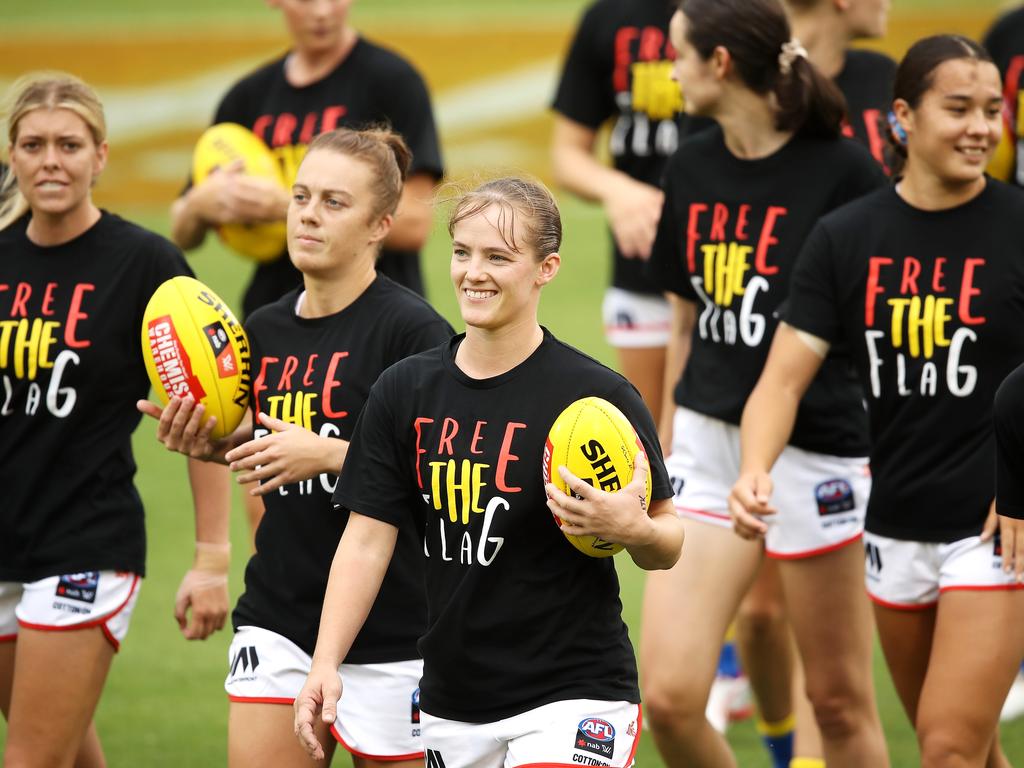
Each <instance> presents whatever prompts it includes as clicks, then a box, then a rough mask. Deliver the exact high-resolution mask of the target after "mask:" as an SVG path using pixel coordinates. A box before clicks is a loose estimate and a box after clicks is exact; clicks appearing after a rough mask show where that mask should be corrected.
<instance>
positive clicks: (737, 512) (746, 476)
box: [729, 472, 778, 539]
mask: <svg viewBox="0 0 1024 768" xmlns="http://www.w3.org/2000/svg"><path fill="white" fill-rule="evenodd" d="M773 489H774V485H773V483H772V478H771V475H769V474H768V473H767V472H744V473H743V474H741V475H740V477H739V479H738V480H737V481H736V484H735V485H733V487H732V491H731V492H730V493H729V516H730V517H732V527H733V530H734V531H736V533H737V534H738V535H739V536H740V537H741V538H744V539H759V538H762V537H763V536H764V535H765V533H767V531H768V524H767V523H766V522H765V521H764V520H763V518H764V517H765V516H766V515H774V514H776V512H778V510H777V509H776V508H775V507H773V506H771V505H770V504H769V503H768V500H769V499H770V498H771V495H772V490H773Z"/></svg>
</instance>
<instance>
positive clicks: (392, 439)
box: [334, 331, 672, 723]
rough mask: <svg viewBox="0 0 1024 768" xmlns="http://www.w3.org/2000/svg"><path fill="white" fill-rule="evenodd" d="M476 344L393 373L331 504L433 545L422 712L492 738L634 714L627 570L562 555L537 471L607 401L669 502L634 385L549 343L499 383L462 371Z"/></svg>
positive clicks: (415, 360)
mask: <svg viewBox="0 0 1024 768" xmlns="http://www.w3.org/2000/svg"><path fill="white" fill-rule="evenodd" d="M464 338H465V337H464V336H461V335H460V336H456V337H455V338H454V339H452V340H451V342H449V343H448V344H444V345H442V346H441V347H439V348H437V349H435V350H432V351H430V352H425V353H423V354H420V355H416V356H414V357H410V358H408V359H406V360H404V361H402V362H401V363H399V364H398V365H395V366H392V367H391V368H389V369H388V370H387V371H385V372H384V374H383V375H382V376H381V378H380V380H379V381H378V382H377V383H376V384H375V385H374V387H373V389H372V390H371V392H370V399H369V400H368V401H367V403H366V408H365V409H364V411H363V415H362V416H361V417H360V420H359V423H358V424H357V425H356V431H355V434H354V435H353V438H352V445H351V448H350V450H349V454H348V459H347V460H346V462H345V466H344V468H343V470H342V474H341V479H340V481H339V483H338V488H337V490H336V491H335V494H334V500H335V502H336V503H338V504H339V505H341V506H343V507H345V508H347V509H351V510H354V511H356V512H359V513H360V514H363V515H367V516H369V517H373V518H375V519H378V520H382V521H384V522H387V523H390V524H392V525H397V526H399V527H401V526H404V525H406V524H407V521H408V519H409V517H414V518H415V519H416V523H417V525H418V526H419V527H420V529H421V531H423V534H424V550H425V552H426V554H427V559H426V570H427V601H428V610H429V621H428V629H427V632H426V634H425V635H424V636H423V638H422V639H421V640H420V644H419V649H420V653H421V654H422V656H423V662H424V670H423V679H422V682H421V689H422V699H421V705H422V707H423V709H424V711H426V712H429V713H430V714H432V715H436V716H439V717H444V718H448V719H452V720H460V721H464V722H476V723H482V722H493V721H495V720H499V719H502V718H505V717H510V716H512V715H515V714H519V713H521V712H524V711H526V710H529V709H532V708H534V707H538V706H541V705H543V704H546V703H550V702H553V701H561V700H565V699H598V700H605V701H623V700H624V701H632V702H638V701H639V700H640V699H639V693H638V691H637V680H636V661H635V659H634V656H633V648H632V645H631V644H630V641H629V635H628V633H627V630H626V625H625V624H624V623H623V621H622V618H621V615H620V614H621V610H622V605H621V603H620V601H619V584H618V578H617V576H616V573H615V565H614V563H613V562H612V559H611V558H603V559H597V558H590V557H587V556H586V555H584V554H582V553H580V552H579V551H577V550H576V549H574V548H573V546H572V545H571V544H570V543H569V542H567V541H566V540H565V537H564V536H563V535H562V533H561V531H559V529H558V527H557V525H556V524H555V523H554V521H553V519H552V516H551V513H550V511H549V510H548V508H547V506H546V504H545V501H546V499H545V493H544V484H543V481H542V474H541V471H542V470H541V467H542V459H543V453H544V444H545V441H546V439H547V434H548V430H549V428H550V427H551V424H552V423H553V422H554V420H555V418H556V417H557V416H558V414H559V413H561V411H562V410H563V409H564V408H565V407H566V406H568V405H569V404H570V403H572V402H574V401H575V400H577V399H579V398H581V397H586V396H589V395H596V396H599V397H604V398H605V399H607V400H609V401H611V402H612V403H614V404H615V405H617V406H618V407H619V408H620V409H621V410H622V411H623V413H625V414H626V416H627V417H628V418H629V420H630V422H631V423H632V424H633V425H634V426H635V427H636V430H637V433H638V434H639V436H640V439H641V440H642V442H643V444H644V447H645V449H646V451H647V454H648V456H649V458H650V464H651V472H652V475H651V476H652V480H653V494H652V495H653V498H654V499H664V498H668V497H670V496H671V495H672V491H671V488H670V486H669V482H668V477H667V475H666V473H665V467H664V464H663V462H662V459H661V451H660V449H659V446H658V439H657V433H656V431H655V427H654V424H653V422H652V420H651V416H650V414H649V413H648V411H647V409H646V408H645V407H644V405H643V401H642V400H641V399H640V395H639V394H638V393H637V391H636V389H635V388H634V387H633V386H632V385H631V384H630V383H629V382H628V381H626V380H625V379H624V378H622V377H621V376H620V375H619V374H617V373H615V372H613V371H610V370H609V369H607V368H605V367H604V366H602V365H601V364H600V363H598V362H596V361H595V360H593V359H591V358H589V357H587V356H586V355H584V354H582V353H581V352H578V351H576V350H575V349H572V348H571V347H568V346H566V345H565V344H562V343H561V342H560V341H558V340H557V339H555V338H554V337H552V336H551V335H550V334H549V333H547V332H546V331H545V334H544V340H543V342H542V343H541V345H540V346H539V347H538V348H537V350H536V351H534V353H533V354H532V355H531V356H530V357H529V358H528V359H527V360H525V361H524V362H523V363H521V364H520V365H518V366H516V367H515V368H513V369H512V370H510V371H508V372H507V373H504V374H502V375H500V376H496V377H493V378H489V379H471V378H469V377H468V376H466V375H465V374H464V373H463V372H462V371H461V370H460V369H459V368H458V367H457V366H456V365H455V361H454V355H455V351H456V349H457V348H458V345H459V344H460V343H461V341H462V340H463V339H464Z"/></svg>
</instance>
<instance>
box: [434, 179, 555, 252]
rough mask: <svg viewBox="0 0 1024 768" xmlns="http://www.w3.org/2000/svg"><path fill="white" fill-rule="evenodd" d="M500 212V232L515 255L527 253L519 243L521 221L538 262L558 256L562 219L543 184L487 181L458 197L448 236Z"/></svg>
mask: <svg viewBox="0 0 1024 768" xmlns="http://www.w3.org/2000/svg"><path fill="white" fill-rule="evenodd" d="M492 205H493V206H497V208H498V231H499V232H500V233H501V238H502V240H504V241H505V245H507V246H508V247H509V248H511V249H512V250H514V251H519V252H522V251H523V249H522V247H521V246H520V244H519V243H517V242H516V217H517V216H519V217H521V220H522V231H523V233H524V235H525V240H526V242H525V243H524V245H526V246H527V247H529V248H532V249H533V251H534V256H535V258H537V259H538V260H541V259H544V258H545V257H547V256H548V254H552V253H558V249H559V247H561V245H562V217H561V214H560V213H559V212H558V204H557V203H556V202H555V198H554V197H553V196H552V195H551V193H550V192H549V191H548V189H547V187H545V186H544V185H543V184H541V183H540V182H539V181H534V180H532V179H523V178H519V177H516V176H506V177H504V178H501V179H493V180H491V181H486V182H484V183H483V184H481V185H479V186H478V187H476V188H475V189H472V190H470V191H469V192H465V193H463V194H461V195H459V196H458V198H457V199H456V201H455V206H454V207H453V208H452V213H451V216H450V217H449V218H448V234H449V235H453V234H454V233H455V225H456V224H458V223H459V222H460V221H463V220H465V219H469V218H472V217H473V216H476V215H477V214H478V213H480V212H481V211H483V210H485V209H486V208H490V207H491V206H492Z"/></svg>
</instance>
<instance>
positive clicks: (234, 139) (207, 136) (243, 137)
mask: <svg viewBox="0 0 1024 768" xmlns="http://www.w3.org/2000/svg"><path fill="white" fill-rule="evenodd" d="M236 160H241V161H242V163H243V166H244V167H243V173H245V174H247V175H249V176H260V177H263V178H266V179H270V180H271V181H274V182H276V183H277V184H280V185H281V188H282V189H286V188H287V185H286V184H285V180H284V177H283V175H282V173H281V166H280V165H279V164H278V162H277V160H276V159H275V158H274V155H273V154H272V153H271V151H270V148H269V147H267V145H266V144H264V143H263V140H262V139H261V138H260V137H259V136H257V135H256V134H255V133H253V132H252V131H250V130H249V129H248V128H246V127H244V126H241V125H238V124H237V123H218V124H217V125H212V126H210V127H209V128H207V129H206V131H204V132H203V135H202V136H200V137H199V141H198V142H196V147H195V150H194V151H193V153H192V180H193V182H194V183H196V184H200V183H202V182H203V181H205V180H206V178H207V177H208V176H209V175H210V174H211V173H213V172H214V171H216V170H217V169H218V168H223V167H226V166H228V165H231V163H233V162H235V161H236ZM217 233H218V234H219V235H220V239H221V240H223V241H224V244H225V245H227V246H228V247H229V248H231V249H232V250H234V251H236V252H237V253H239V254H241V255H242V256H245V257H246V258H249V259H252V260H254V261H261V262H262V261H270V260H271V259H274V258H276V257H277V256H278V255H279V254H280V253H281V252H282V251H284V249H285V246H286V244H287V238H288V234H287V228H286V226H285V223H284V222H283V221H273V222H268V223H264V224H225V225H223V226H221V227H219V228H218V229H217Z"/></svg>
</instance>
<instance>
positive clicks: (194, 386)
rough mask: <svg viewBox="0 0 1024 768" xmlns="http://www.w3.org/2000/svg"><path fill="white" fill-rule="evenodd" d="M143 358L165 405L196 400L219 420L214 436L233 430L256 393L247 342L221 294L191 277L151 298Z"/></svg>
mask: <svg viewBox="0 0 1024 768" xmlns="http://www.w3.org/2000/svg"><path fill="white" fill-rule="evenodd" d="M142 357H143V359H144V360H145V361H146V372H147V373H148V374H149V381H150V383H151V384H152V385H153V389H154V390H155V391H156V395H157V398H159V400H160V402H161V403H162V404H164V405H166V404H167V401H168V400H170V399H171V397H172V396H174V395H177V396H178V397H187V396H188V395H192V397H194V398H195V400H196V402H200V403H202V404H203V406H204V407H205V409H206V413H207V414H209V415H211V416H216V417H217V424H216V425H215V426H214V429H213V432H212V433H211V434H212V436H213V437H214V438H215V439H216V438H221V437H224V436H225V435H228V434H230V433H231V432H233V431H234V429H235V427H237V426H238V424H239V422H241V421H242V417H243V416H244V415H245V409H246V408H247V407H248V405H249V394H250V392H251V391H252V376H251V372H250V353H249V339H248V338H247V337H246V335H245V329H244V328H242V324H241V323H239V322H238V320H236V319H235V316H234V314H233V313H232V312H231V310H230V309H228V306H227V304H225V303H224V302H223V301H222V300H221V298H220V297H219V296H217V294H215V293H214V292H213V291H211V290H210V289H209V288H207V287H206V286H205V285H203V284H202V283H201V282H199V281H198V280H194V279H192V278H191V277H184V276H179V277H172V278H171V279H170V280H167V281H165V282H164V283H163V284H162V285H161V286H160V287H159V288H157V289H156V291H155V292H154V293H153V295H152V297H151V298H150V299H149V304H147V305H146V312H145V315H144V316H143V319H142Z"/></svg>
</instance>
